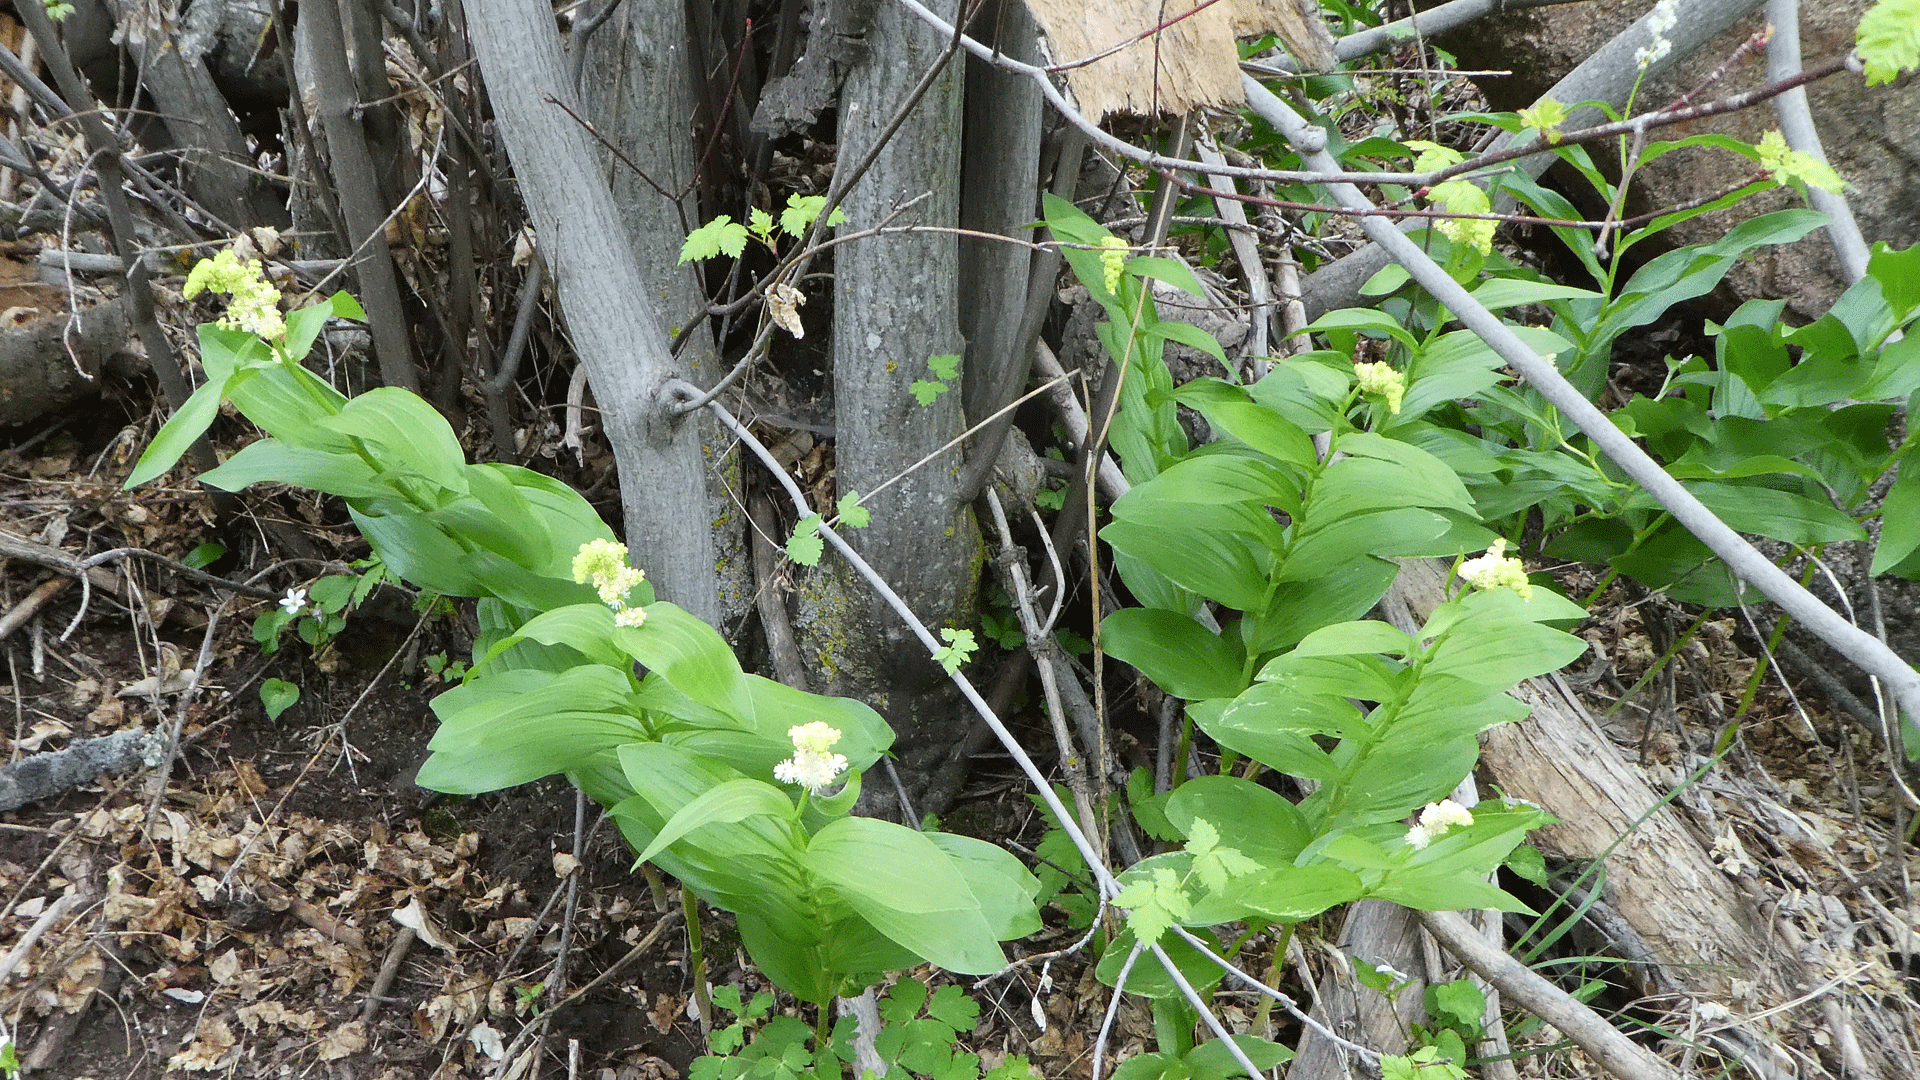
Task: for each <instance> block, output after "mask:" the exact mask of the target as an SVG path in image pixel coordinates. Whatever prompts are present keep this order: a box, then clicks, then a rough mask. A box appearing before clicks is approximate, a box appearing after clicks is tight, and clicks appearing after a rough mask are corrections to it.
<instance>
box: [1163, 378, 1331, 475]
mask: <svg viewBox="0 0 1920 1080" xmlns="http://www.w3.org/2000/svg"><path fill="white" fill-rule="evenodd" d="M1268 378H1272V376H1271V375H1269V376H1268ZM1263 382H1264V380H1263ZM1344 390H1345V388H1344V387H1342V392H1343V393H1344ZM1174 400H1176V401H1178V402H1180V403H1181V404H1183V405H1186V406H1188V407H1190V408H1192V409H1193V410H1194V411H1195V412H1197V413H1199V414H1200V415H1201V416H1204V417H1206V419H1207V423H1208V424H1209V425H1211V426H1212V427H1213V428H1214V429H1215V430H1217V431H1222V432H1225V433H1226V434H1228V435H1231V436H1233V437H1234V438H1235V439H1238V440H1240V441H1241V442H1243V443H1245V444H1247V445H1248V446H1250V447H1252V448H1253V449H1255V450H1258V451H1260V452H1261V453H1263V454H1265V455H1267V456H1268V457H1270V458H1273V459H1274V460H1275V461H1279V462H1283V463H1285V464H1288V465H1294V466H1298V467H1301V468H1306V467H1310V466H1312V465H1314V464H1316V463H1318V461H1319V455H1318V454H1316V453H1315V452H1314V449H1313V440H1312V439H1311V438H1310V437H1308V435H1307V433H1306V432H1305V431H1303V430H1301V428H1300V426H1299V425H1298V424H1295V423H1294V422H1293V421H1291V420H1288V419H1287V418H1286V417H1285V416H1282V415H1281V414H1280V413H1279V412H1276V411H1275V410H1274V409H1272V408H1270V407H1268V406H1266V405H1260V404H1256V403H1254V402H1251V401H1248V400H1247V394H1246V391H1244V390H1242V389H1241V388H1240V387H1237V386H1234V385H1232V384H1231V383H1226V382H1222V381H1221V380H1219V379H1195V380H1193V381H1192V382H1190V383H1187V384H1186V385H1185V386H1182V387H1181V388H1180V391H1179V393H1177V394H1175V395H1174Z"/></svg>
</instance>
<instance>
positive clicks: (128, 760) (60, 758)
mask: <svg viewBox="0 0 1920 1080" xmlns="http://www.w3.org/2000/svg"><path fill="white" fill-rule="evenodd" d="M165 745H166V742H165V740H164V739H163V738H162V737H161V736H159V735H157V734H155V733H153V732H150V731H147V730H145V729H142V728H135V729H133V730H131V731H116V732H114V733H113V734H111V735H103V736H101V737H100V738H97V739H80V740H78V741H76V742H75V743H74V744H73V745H72V746H69V747H67V748H66V749H64V750H52V751H49V752H47V753H44V754H35V755H33V756H32V757H29V758H23V759H21V760H20V761H17V762H15V763H13V764H12V765H8V766H6V767H5V768H0V811H4V810H17V809H19V808H20V807H22V806H25V805H27V804H28V803H31V802H39V801H40V800H41V799H48V798H52V797H53V796H55V795H60V794H64V793H66V792H68V791H72V790H73V789H74V788H77V787H79V786H80V785H81V784H88V783H92V782H93V781H94V780H96V779H98V778H99V777H101V776H104V775H106V774H107V773H119V772H131V771H132V770H134V769H138V768H140V767H141V766H143V765H146V764H149V763H150V762H151V761H152V760H153V759H154V758H156V757H157V756H158V754H159V753H160V751H161V750H162V749H163V748H164V746H165Z"/></svg>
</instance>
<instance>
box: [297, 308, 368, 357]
mask: <svg viewBox="0 0 1920 1080" xmlns="http://www.w3.org/2000/svg"><path fill="white" fill-rule="evenodd" d="M334 318H340V319H357V320H359V321H361V322H366V321H367V313H366V311H365V309H363V308H361V306H360V302H359V301H357V300H355V299H354V298H353V297H352V296H351V295H349V294H347V293H346V292H336V293H334V294H333V295H332V296H329V297H327V298H326V299H325V300H322V301H320V302H319V303H317V304H309V305H308V306H306V307H303V308H301V309H299V310H298V311H293V312H289V313H288V314H287V337H286V341H285V342H284V343H283V344H282V346H281V347H282V348H284V349H285V350H286V352H287V355H288V356H291V357H293V358H294V359H296V360H298V359H300V358H302V357H304V356H306V355H307V353H308V351H309V350H311V349H312V348H313V343H314V340H315V339H316V338H318V337H319V336H320V331H322V330H324V329H326V325H327V320H328V319H334Z"/></svg>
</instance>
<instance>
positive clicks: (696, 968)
mask: <svg viewBox="0 0 1920 1080" xmlns="http://www.w3.org/2000/svg"><path fill="white" fill-rule="evenodd" d="M680 910H681V911H682V912H683V913H684V914H685V915H686V919H687V969H688V971H689V972H690V973H691V974H692V975H693V1008H694V1011H695V1012H696V1013H698V1014H699V1016H700V1037H701V1038H703V1039H704V1038H706V1037H707V1036H708V1035H710V1034H712V1032H713V1001H712V999H711V998H709V997H708V996H707V949H706V943H705V942H704V941H702V940H701V937H700V898H699V897H698V896H695V895H694V894H693V890H692V889H689V888H688V887H686V886H685V885H682V886H680Z"/></svg>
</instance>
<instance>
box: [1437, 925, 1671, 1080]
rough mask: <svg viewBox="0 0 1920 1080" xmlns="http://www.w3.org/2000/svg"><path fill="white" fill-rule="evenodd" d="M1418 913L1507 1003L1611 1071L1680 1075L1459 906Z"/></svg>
mask: <svg viewBox="0 0 1920 1080" xmlns="http://www.w3.org/2000/svg"><path fill="white" fill-rule="evenodd" d="M1419 916H1420V925H1422V926H1425V927H1426V928H1427V932H1428V933H1430V934H1432V935H1433V936H1434V939H1435V940H1437V941H1439V942H1440V944H1442V945H1444V946H1446V948H1447V951H1448V952H1450V953H1452V954H1453V955H1454V956H1456V957H1458V958H1459V960H1460V962H1461V963H1463V964H1465V965H1467V966H1468V967H1470V968H1472V969H1473V971H1474V973H1475V974H1477V975H1479V976H1480V977H1481V978H1483V979H1485V980H1487V981H1488V982H1489V983H1492V984H1493V985H1494V986H1495V987H1497V988H1498V989H1499V991H1500V993H1501V995H1502V996H1503V997H1505V998H1506V999H1507V1001H1508V1002H1510V1003H1511V1004H1514V1005H1517V1006H1519V1007H1520V1008H1522V1009H1525V1010H1527V1011H1528V1012H1530V1013H1532V1014H1533V1015H1535V1016H1537V1017H1539V1018H1540V1019H1542V1020H1544V1021H1546V1022H1547V1023H1549V1024H1552V1025H1553V1026H1554V1027H1556V1028H1558V1029H1559V1030H1560V1033H1561V1034H1563V1035H1565V1036H1566V1037H1567V1038H1569V1039H1572V1040H1573V1041H1574V1043H1575V1044H1576V1045H1578V1046H1579V1047H1580V1049H1582V1050H1584V1051H1586V1052H1587V1056H1589V1057H1591V1058H1593V1060H1594V1061H1596V1062H1599V1064H1600V1066H1601V1067H1602V1068H1604V1069H1606V1070H1607V1071H1608V1072H1610V1073H1612V1074H1613V1075H1615V1076H1619V1077H1627V1078H1631V1080H1679V1076H1680V1074H1679V1073H1678V1072H1676V1071H1675V1070H1674V1069H1673V1067H1672V1066H1671V1065H1668V1064H1667V1063H1666V1062H1665V1061H1663V1060H1662V1059H1661V1058H1659V1057H1658V1056H1656V1055H1655V1054H1654V1053H1653V1052H1652V1051H1650V1050H1648V1049H1647V1048H1645V1047H1643V1046H1641V1045H1640V1044H1638V1043H1636V1042H1634V1041H1633V1040H1631V1039H1629V1038H1627V1037H1626V1036H1625V1035H1622V1034H1620V1033H1619V1032H1618V1031H1616V1030H1614V1027H1613V1025H1612V1024H1609V1023H1607V1022H1606V1020H1605V1019H1604V1018H1603V1017H1601V1016H1600V1014H1599V1013H1596V1012H1594V1011H1593V1010H1592V1009H1589V1008H1587V1007H1586V1006H1585V1005H1582V1004H1580V1003H1579V1002H1578V1001H1575V1000H1574V999H1573V998H1572V997H1571V996H1570V995H1568V994H1567V992H1566V991H1564V990H1562V989H1560V988H1559V987H1557V986H1555V985H1553V984H1552V983H1550V982H1548V981H1547V980H1546V979H1544V978H1541V977H1540V976H1539V975H1536V974H1534V972H1533V969H1532V968H1529V967H1527V966H1526V965H1525V964H1522V963H1521V962H1520V961H1518V960H1515V959H1514V958H1513V957H1511V956H1508V955H1507V954H1506V952H1505V951H1503V950H1501V949H1499V948H1496V947H1495V946H1494V945H1493V943H1492V942H1490V941H1488V940H1487V939H1486V937H1485V936H1483V935H1482V934H1481V933H1480V931H1479V929H1477V928H1476V927H1475V926H1474V925H1473V924H1472V923H1471V922H1469V921H1467V918H1466V916H1464V915H1462V914H1460V913H1459V912H1457V911H1422V912H1420V913H1419Z"/></svg>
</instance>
